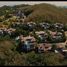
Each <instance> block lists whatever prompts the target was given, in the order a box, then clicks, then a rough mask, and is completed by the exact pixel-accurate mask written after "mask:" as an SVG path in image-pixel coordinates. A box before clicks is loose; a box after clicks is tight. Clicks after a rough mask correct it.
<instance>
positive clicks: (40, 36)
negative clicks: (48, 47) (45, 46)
mask: <svg viewBox="0 0 67 67" xmlns="http://www.w3.org/2000/svg"><path fill="white" fill-rule="evenodd" d="M35 34H36V35H37V37H38V40H39V42H40V43H45V42H48V41H47V38H48V35H47V33H46V32H44V31H36V32H35Z"/></svg>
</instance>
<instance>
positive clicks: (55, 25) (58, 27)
mask: <svg viewBox="0 0 67 67" xmlns="http://www.w3.org/2000/svg"><path fill="white" fill-rule="evenodd" d="M52 27H53V28H54V29H57V30H62V29H63V27H64V25H63V24H61V23H55V24H53V26H52Z"/></svg>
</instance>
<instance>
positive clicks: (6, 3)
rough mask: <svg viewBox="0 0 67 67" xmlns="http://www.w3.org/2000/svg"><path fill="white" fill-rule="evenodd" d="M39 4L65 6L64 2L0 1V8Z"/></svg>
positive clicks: (66, 4)
mask: <svg viewBox="0 0 67 67" xmlns="http://www.w3.org/2000/svg"><path fill="white" fill-rule="evenodd" d="M40 3H48V4H52V5H56V6H67V2H66V1H0V7H1V6H4V5H7V6H14V5H19V4H30V5H34V4H40Z"/></svg>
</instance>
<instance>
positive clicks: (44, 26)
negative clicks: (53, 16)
mask: <svg viewBox="0 0 67 67" xmlns="http://www.w3.org/2000/svg"><path fill="white" fill-rule="evenodd" d="M40 26H41V27H42V28H43V29H49V28H50V24H49V23H45V22H43V23H40Z"/></svg>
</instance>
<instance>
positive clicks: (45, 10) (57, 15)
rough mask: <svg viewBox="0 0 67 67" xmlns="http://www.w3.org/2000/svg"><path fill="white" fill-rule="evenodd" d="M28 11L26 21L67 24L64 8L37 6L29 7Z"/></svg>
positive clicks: (66, 11) (47, 5)
mask: <svg viewBox="0 0 67 67" xmlns="http://www.w3.org/2000/svg"><path fill="white" fill-rule="evenodd" d="M27 10H28V11H31V13H30V14H29V15H28V17H27V20H28V21H31V20H32V21H38V22H40V21H49V22H61V23H66V22H67V10H66V9H65V8H60V7H56V6H53V5H49V4H38V5H33V6H30V7H29V8H28V9H27Z"/></svg>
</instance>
